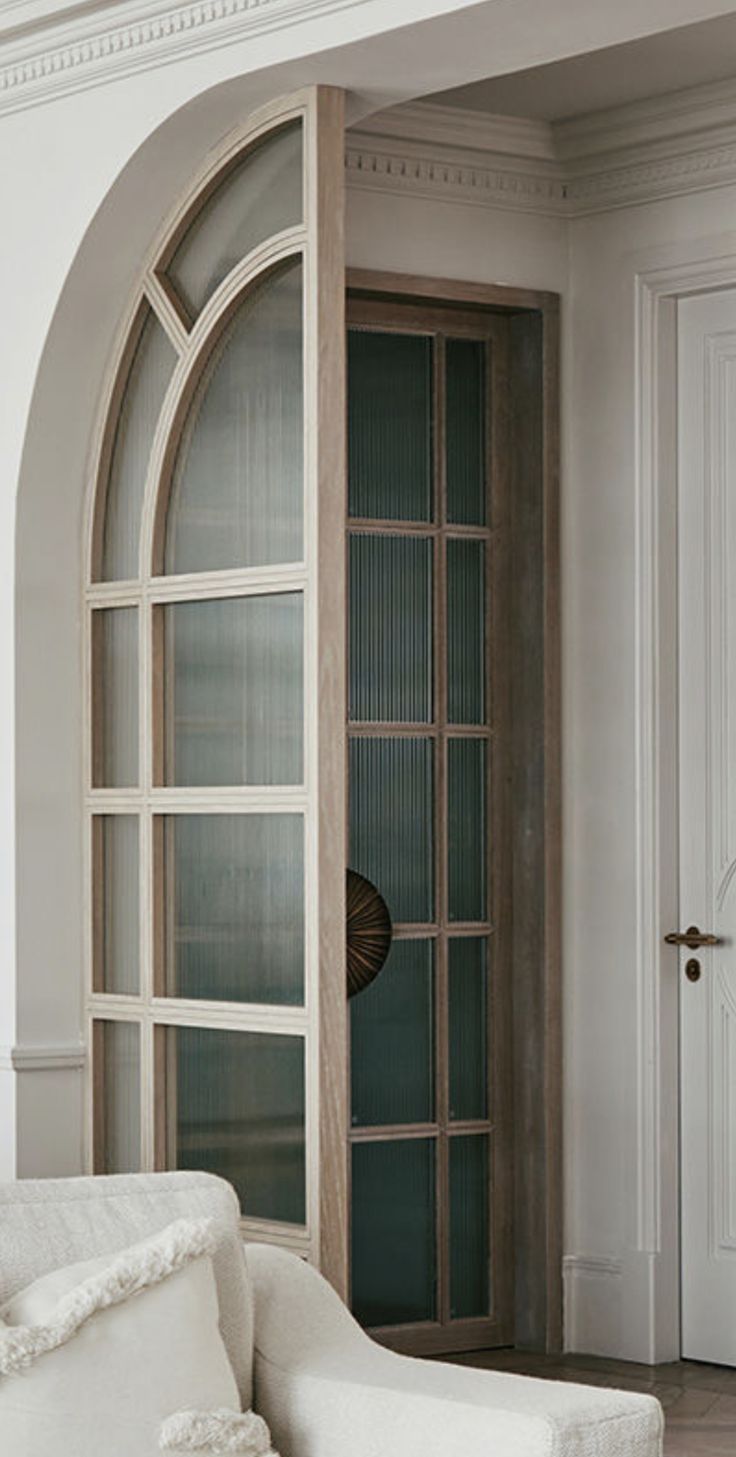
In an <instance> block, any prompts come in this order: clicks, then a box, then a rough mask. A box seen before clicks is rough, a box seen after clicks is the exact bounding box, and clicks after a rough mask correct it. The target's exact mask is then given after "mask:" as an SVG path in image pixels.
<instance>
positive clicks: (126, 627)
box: [92, 607, 138, 789]
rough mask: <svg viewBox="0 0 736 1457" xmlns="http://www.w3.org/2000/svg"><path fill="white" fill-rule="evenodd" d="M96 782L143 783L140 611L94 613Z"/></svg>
mask: <svg viewBox="0 0 736 1457" xmlns="http://www.w3.org/2000/svg"><path fill="white" fill-rule="evenodd" d="M92 644H93V677H94V684H93V694H92V784H93V785H94V787H95V789H118V788H124V787H129V786H132V785H135V784H137V783H138V612H137V610H136V608H135V607H106V608H105V609H104V610H102V611H96V612H94V613H93V616H92Z"/></svg>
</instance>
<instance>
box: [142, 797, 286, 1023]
mask: <svg viewBox="0 0 736 1457" xmlns="http://www.w3.org/2000/svg"><path fill="white" fill-rule="evenodd" d="M157 837H158V841H157V842H158V844H159V846H160V854H159V856H158V857H157V858H158V860H159V874H160V876H161V885H160V887H159V891H158V896H157V901H158V903H159V904H162V903H163V897H164V896H165V900H166V906H167V910H168V915H167V916H166V917H165V920H166V925H165V927H162V928H161V929H162V933H163V934H162V936H161V941H162V942H163V945H164V955H165V975H164V976H163V977H162V976H161V975H160V974H159V980H160V981H163V983H164V990H165V992H166V993H167V994H168V995H170V996H176V997H192V998H196V999H199V998H204V999H206V1000H215V1001H225V1002H273V1003H277V1004H285V1003H286V1004H299V1003H301V1002H302V1001H303V1000H304V825H303V820H302V817H301V816H300V815H295V814H250V815H241V814H219V815H218V814H197V815H188V814H185V815H171V816H169V817H168V818H167V819H165V820H161V821H159V822H158V824H157Z"/></svg>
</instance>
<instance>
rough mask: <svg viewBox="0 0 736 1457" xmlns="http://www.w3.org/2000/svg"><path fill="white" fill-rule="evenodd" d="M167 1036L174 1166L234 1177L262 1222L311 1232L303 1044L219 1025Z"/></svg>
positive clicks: (244, 1203) (246, 1205)
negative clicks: (306, 1224)
mask: <svg viewBox="0 0 736 1457" xmlns="http://www.w3.org/2000/svg"><path fill="white" fill-rule="evenodd" d="M165 1036H166V1101H167V1105H168V1108H169V1110H170V1114H171V1115H173V1121H171V1119H170V1125H169V1135H170V1145H169V1149H168V1160H167V1161H168V1163H169V1165H170V1167H173V1168H177V1169H204V1170H205V1171H206V1172H208V1173H211V1174H219V1175H220V1176H221V1177H222V1178H223V1179H227V1180H228V1181H229V1183H231V1184H232V1185H233V1187H234V1189H235V1190H236V1192H237V1194H238V1197H239V1199H240V1204H241V1208H242V1211H243V1214H244V1215H246V1216H248V1217H250V1218H252V1219H275V1220H278V1221H279V1222H283V1223H285V1224H301V1225H303V1224H304V1222H305V1219H306V1193H305V1135H304V1043H303V1040H302V1039H301V1038H300V1037H288V1036H282V1035H281V1034H271V1033H261V1032H233V1031H230V1030H229V1029H228V1030H224V1029H220V1028H210V1027H177V1028H173V1027H172V1028H168V1029H167V1031H166V1033H165Z"/></svg>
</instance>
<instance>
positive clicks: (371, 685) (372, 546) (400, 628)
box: [350, 535, 432, 723]
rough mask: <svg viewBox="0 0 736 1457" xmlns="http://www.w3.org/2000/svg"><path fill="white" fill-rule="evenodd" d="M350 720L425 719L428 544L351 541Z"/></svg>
mask: <svg viewBox="0 0 736 1457" xmlns="http://www.w3.org/2000/svg"><path fill="white" fill-rule="evenodd" d="M350 717H351V718H352V719H355V720H361V719H362V720H372V721H373V722H378V723H427V722H429V721H430V720H431V718H432V542H431V541H428V540H426V539H422V538H421V537H411V536H410V537H402V536H363V535H356V536H353V537H352V538H351V541H350Z"/></svg>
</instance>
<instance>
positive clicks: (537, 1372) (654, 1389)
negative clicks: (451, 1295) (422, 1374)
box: [450, 1351, 736, 1457]
mask: <svg viewBox="0 0 736 1457" xmlns="http://www.w3.org/2000/svg"><path fill="white" fill-rule="evenodd" d="M450 1359H452V1360H453V1361H456V1362H457V1363H458V1364H462V1365H465V1366H483V1367H486V1368H487V1369H494V1370H506V1371H518V1372H519V1373H520V1374H521V1375H524V1376H546V1377H548V1378H549V1379H550V1380H552V1381H581V1382H584V1383H586V1384H587V1385H590V1386H620V1387H623V1388H624V1389H625V1390H626V1391H648V1392H651V1394H652V1395H653V1396H656V1397H658V1398H659V1400H660V1401H661V1403H662V1406H663V1407H664V1411H665V1441H664V1450H665V1457H736V1369H733V1368H731V1367H729V1366H704V1365H701V1364H700V1363H699V1362H697V1361H673V1362H671V1363H669V1364H668V1365H666V1366H635V1365H633V1364H631V1363H630V1362H627V1361H609V1360H603V1359H601V1358H599V1357H596V1356H533V1355H527V1354H525V1353H524V1352H521V1351H472V1352H469V1353H468V1354H466V1355H462V1356H453V1357H451V1358H450Z"/></svg>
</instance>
